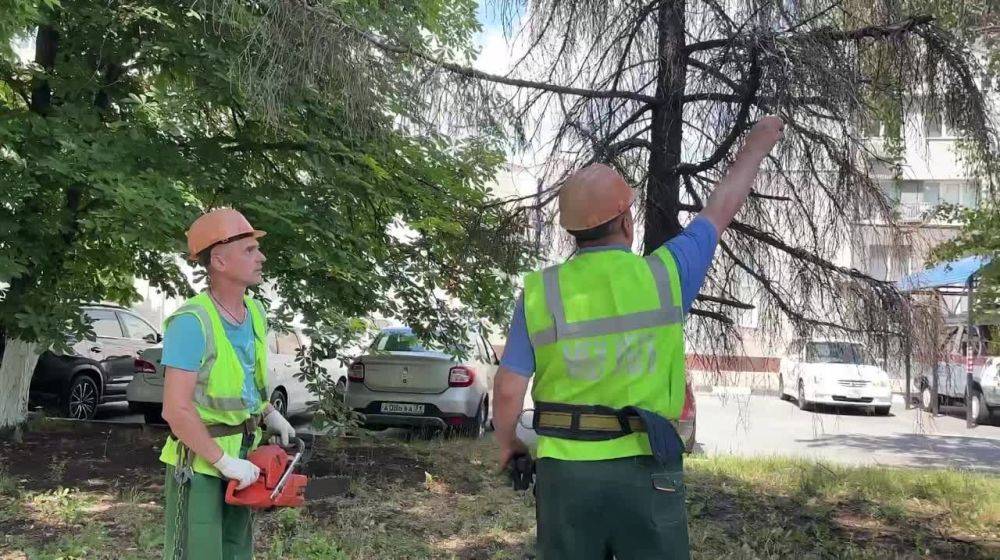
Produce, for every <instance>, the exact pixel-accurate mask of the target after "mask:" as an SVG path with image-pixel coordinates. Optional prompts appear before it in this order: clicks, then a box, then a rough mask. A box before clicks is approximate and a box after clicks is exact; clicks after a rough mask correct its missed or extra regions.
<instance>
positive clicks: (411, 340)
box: [372, 329, 474, 355]
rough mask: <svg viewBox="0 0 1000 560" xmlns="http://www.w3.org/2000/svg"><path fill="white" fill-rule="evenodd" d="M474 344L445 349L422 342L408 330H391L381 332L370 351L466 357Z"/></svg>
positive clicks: (438, 345) (468, 343) (469, 343)
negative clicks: (428, 353)
mask: <svg viewBox="0 0 1000 560" xmlns="http://www.w3.org/2000/svg"><path fill="white" fill-rule="evenodd" d="M472 348H474V343H472V342H471V341H470V342H466V343H465V345H464V346H463V347H461V348H455V349H445V348H444V347H443V346H441V345H440V344H433V343H432V344H427V343H425V342H422V341H421V340H420V339H419V338H417V335H415V334H413V331H411V330H409V329H398V330H396V329H393V330H386V331H382V333H381V334H380V335H379V336H378V338H377V339H375V343H374V344H373V345H372V350H374V351H375V352H376V353H378V352H445V353H451V354H455V355H459V354H461V355H467V354H470V353H471V352H472Z"/></svg>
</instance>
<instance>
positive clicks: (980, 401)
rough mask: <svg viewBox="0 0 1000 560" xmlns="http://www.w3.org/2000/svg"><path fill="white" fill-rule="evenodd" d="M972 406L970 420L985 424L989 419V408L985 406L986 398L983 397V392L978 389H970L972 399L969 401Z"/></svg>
mask: <svg viewBox="0 0 1000 560" xmlns="http://www.w3.org/2000/svg"><path fill="white" fill-rule="evenodd" d="M969 406H971V407H972V420H973V421H974V422H975V423H976V424H986V423H988V422H989V420H990V409H989V407H987V406H986V400H985V399H984V398H983V392H982V391H980V390H979V389H973V390H972V401H971V402H970V403H969Z"/></svg>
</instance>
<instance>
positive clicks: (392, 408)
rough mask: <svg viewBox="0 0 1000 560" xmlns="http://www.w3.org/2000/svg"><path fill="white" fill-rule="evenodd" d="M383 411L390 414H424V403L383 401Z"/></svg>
mask: <svg viewBox="0 0 1000 560" xmlns="http://www.w3.org/2000/svg"><path fill="white" fill-rule="evenodd" d="M381 410H382V412H386V413H390V414H423V413H424V405H422V404H406V403H391V402H387V403H382V409H381Z"/></svg>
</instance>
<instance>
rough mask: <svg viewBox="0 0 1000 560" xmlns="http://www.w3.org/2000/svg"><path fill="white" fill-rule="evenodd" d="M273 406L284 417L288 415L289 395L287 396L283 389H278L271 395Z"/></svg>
mask: <svg viewBox="0 0 1000 560" xmlns="http://www.w3.org/2000/svg"><path fill="white" fill-rule="evenodd" d="M271 406H273V407H274V409H275V410H277V411H278V412H279V413H280V414H281V415H282V416H285V415H286V414H287V413H288V395H286V394H285V391H284V390H283V389H281V388H278V389H275V390H274V392H273V393H271Z"/></svg>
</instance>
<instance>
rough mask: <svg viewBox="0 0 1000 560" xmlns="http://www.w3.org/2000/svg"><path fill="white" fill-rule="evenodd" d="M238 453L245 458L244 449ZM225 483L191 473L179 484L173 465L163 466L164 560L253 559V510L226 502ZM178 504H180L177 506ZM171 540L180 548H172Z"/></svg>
mask: <svg viewBox="0 0 1000 560" xmlns="http://www.w3.org/2000/svg"><path fill="white" fill-rule="evenodd" d="M240 455H241V456H243V457H245V456H246V451H245V450H244V451H243V452H242V453H240ZM227 484H228V481H226V480H222V479H220V478H216V477H214V476H208V475H204V474H199V473H194V474H193V475H192V477H191V480H190V481H188V483H187V484H185V485H184V486H183V487H182V486H181V485H179V484H178V483H177V480H176V479H174V467H170V466H168V467H167V481H166V484H164V485H163V491H164V494H166V526H167V530H166V536H165V539H164V542H163V558H164V560H175V559H177V560H251V559H252V558H253V510H252V509H250V508H248V507H242V506H231V505H229V504H227V503H226V485H227ZM179 503H181V504H183V505H182V507H180V508H178V504H179ZM178 531H179V532H180V534H179V535H178ZM178 537H179V540H177V539H178ZM175 543H177V544H179V545H180V546H179V548H180V550H176V551H175V550H174V545H175Z"/></svg>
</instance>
